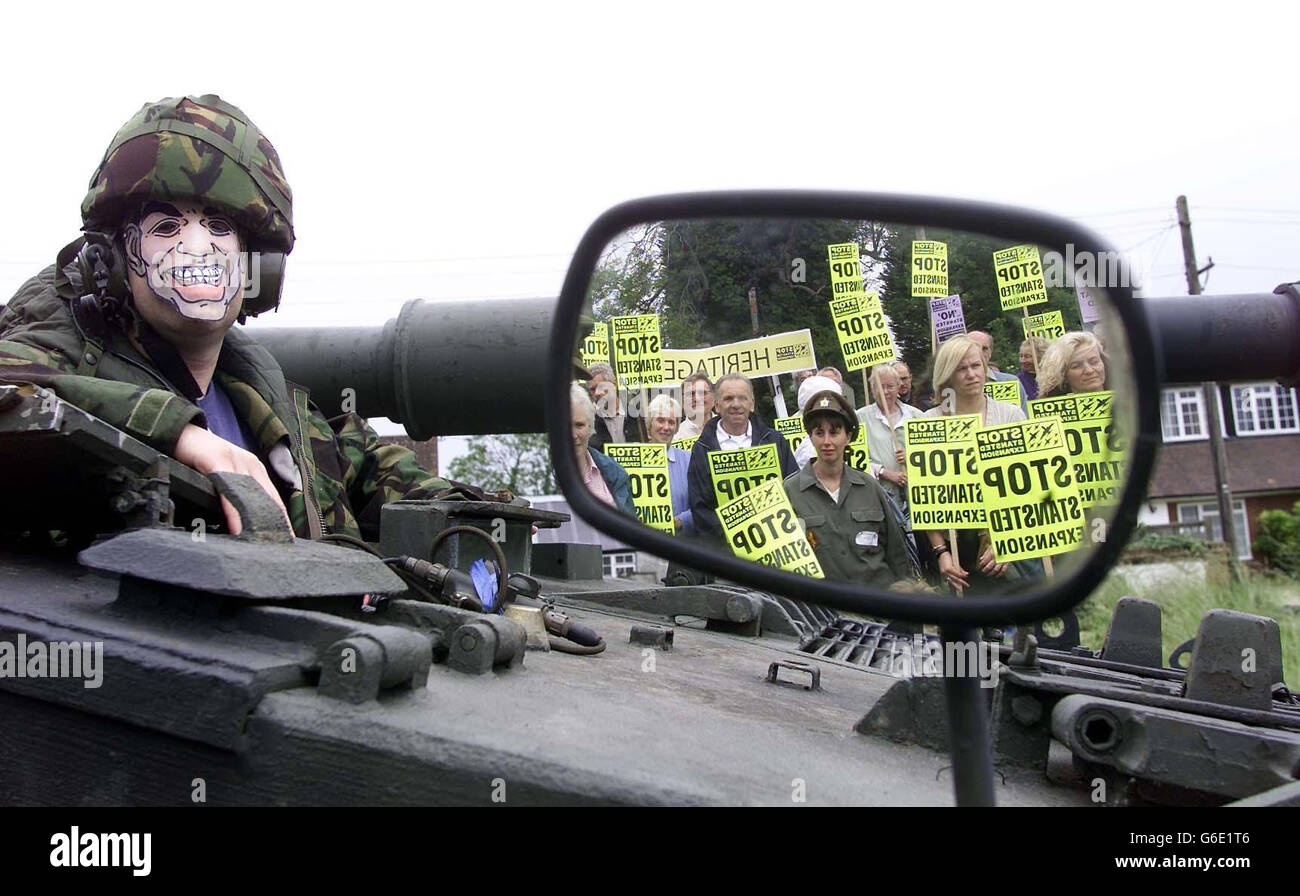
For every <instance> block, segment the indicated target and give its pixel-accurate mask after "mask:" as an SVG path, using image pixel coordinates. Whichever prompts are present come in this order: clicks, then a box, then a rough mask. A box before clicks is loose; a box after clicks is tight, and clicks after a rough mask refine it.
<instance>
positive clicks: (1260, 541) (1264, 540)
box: [1253, 502, 1300, 578]
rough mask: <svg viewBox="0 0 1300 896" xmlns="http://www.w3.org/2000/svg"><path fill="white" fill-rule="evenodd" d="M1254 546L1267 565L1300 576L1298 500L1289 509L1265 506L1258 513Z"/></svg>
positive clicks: (1299, 505) (1299, 517) (1299, 507)
mask: <svg viewBox="0 0 1300 896" xmlns="http://www.w3.org/2000/svg"><path fill="white" fill-rule="evenodd" d="M1257 525H1258V530H1259V531H1258V533H1257V534H1256V536H1255V542H1254V545H1253V548H1254V550H1255V553H1256V554H1258V555H1259V556H1261V557H1263V558H1264V559H1265V560H1266V561H1267V562H1268V564H1269V565H1270V566H1273V567H1276V568H1277V569H1280V570H1282V571H1283V572H1285V573H1288V574H1289V575H1291V576H1294V577H1296V578H1300V502H1296V504H1295V506H1294V507H1292V508H1291V510H1290V511H1289V512H1288V511H1286V510H1266V511H1264V512H1263V513H1261V514H1260V515H1259V523H1258V524H1257Z"/></svg>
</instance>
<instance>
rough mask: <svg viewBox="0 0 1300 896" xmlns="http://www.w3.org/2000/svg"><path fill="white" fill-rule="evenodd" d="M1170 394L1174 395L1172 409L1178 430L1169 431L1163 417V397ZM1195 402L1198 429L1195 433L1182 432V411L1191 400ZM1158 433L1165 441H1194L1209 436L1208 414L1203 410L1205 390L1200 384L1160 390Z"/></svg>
mask: <svg viewBox="0 0 1300 896" xmlns="http://www.w3.org/2000/svg"><path fill="white" fill-rule="evenodd" d="M1170 394H1173V395H1174V410H1175V416H1176V417H1177V423H1178V431H1177V432H1170V430H1169V426H1168V421H1167V420H1166V419H1165V399H1166V397H1167V396H1169V395H1170ZM1189 396H1190V399H1189ZM1193 400H1194V401H1195V403H1196V420H1197V423H1198V424H1199V425H1200V431H1199V432H1195V433H1191V434H1188V433H1185V432H1183V412H1184V409H1185V407H1186V406H1187V405H1189V404H1190V403H1191V401H1193ZM1160 435H1161V437H1162V438H1163V439H1164V440H1165V441H1166V442H1195V441H1200V440H1202V439H1208V438H1209V437H1210V422H1209V414H1207V413H1206V412H1205V390H1204V389H1202V388H1201V387H1200V386H1193V387H1181V388H1179V387H1175V388H1170V389H1163V390H1161V392H1160Z"/></svg>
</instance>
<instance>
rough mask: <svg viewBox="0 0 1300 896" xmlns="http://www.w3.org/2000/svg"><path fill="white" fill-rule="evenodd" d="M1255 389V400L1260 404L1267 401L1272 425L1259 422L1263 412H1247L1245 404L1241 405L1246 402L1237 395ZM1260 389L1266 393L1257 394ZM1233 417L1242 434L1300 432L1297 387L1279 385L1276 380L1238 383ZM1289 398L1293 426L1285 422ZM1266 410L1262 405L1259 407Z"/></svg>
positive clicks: (1235, 385) (1234, 388) (1235, 387)
mask: <svg viewBox="0 0 1300 896" xmlns="http://www.w3.org/2000/svg"><path fill="white" fill-rule="evenodd" d="M1248 389H1249V390H1252V392H1254V393H1255V395H1256V398H1255V402H1256V405H1257V407H1258V406H1259V405H1263V404H1267V406H1268V408H1267V410H1268V416H1269V417H1270V418H1271V419H1272V423H1273V424H1274V425H1273V426H1269V427H1262V426H1260V425H1259V424H1260V419H1259V418H1260V417H1262V416H1263V414H1260V413H1258V412H1257V413H1254V414H1250V413H1245V412H1244V411H1245V408H1244V407H1242V406H1241V405H1242V404H1243V403H1244V402H1239V401H1238V396H1239V395H1241V396H1244V393H1245V392H1246V390H1248ZM1260 391H1263V392H1264V393H1265V394H1264V395H1263V396H1260V395H1258V393H1259V392H1260ZM1231 392H1232V418H1233V420H1234V421H1235V422H1236V426H1237V435H1239V436H1247V437H1249V436H1275V435H1284V434H1286V433H1300V405H1297V402H1296V393H1295V389H1290V388H1287V387H1286V386H1280V385H1278V384H1277V383H1269V382H1259V383H1236V384H1234V385H1233V386H1232V390H1231ZM1286 402H1290V405H1291V420H1292V423H1291V425H1290V426H1283V425H1282V424H1281V420H1282V412H1281V411H1282V405H1283V404H1284V403H1286ZM1259 410H1263V408H1259Z"/></svg>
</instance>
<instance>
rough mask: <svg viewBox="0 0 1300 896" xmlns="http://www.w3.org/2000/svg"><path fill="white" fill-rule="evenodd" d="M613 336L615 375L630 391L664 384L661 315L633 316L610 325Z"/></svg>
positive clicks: (621, 318)
mask: <svg viewBox="0 0 1300 896" xmlns="http://www.w3.org/2000/svg"><path fill="white" fill-rule="evenodd" d="M609 326H610V332H611V333H612V334H613V345H614V372H615V374H617V376H618V384H619V385H620V386H624V387H627V388H636V387H638V386H658V385H660V384H662V383H663V381H664V359H663V354H662V351H663V343H662V341H661V340H660V338H659V315H657V314H631V315H628V316H626V317H615V318H612V319H611V320H610V322H609Z"/></svg>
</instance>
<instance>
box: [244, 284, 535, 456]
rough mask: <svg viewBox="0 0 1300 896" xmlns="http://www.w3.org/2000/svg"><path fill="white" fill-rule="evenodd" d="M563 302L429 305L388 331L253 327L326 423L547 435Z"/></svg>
mask: <svg viewBox="0 0 1300 896" xmlns="http://www.w3.org/2000/svg"><path fill="white" fill-rule="evenodd" d="M554 311H555V299H553V298H544V299H542V298H539V299H498V300H493V301H490V302H485V301H476V302H456V301H439V302H425V301H423V300H421V299H415V300H412V301H410V302H407V303H406V304H405V305H404V306H402V310H401V311H400V312H399V313H398V315H397V317H395V318H393V319H392V320H390V321H388V323H386V324H384V325H383V326H380V327H266V328H253V327H250V328H249V331H248V332H249V333H250V335H252V336H254V337H256V338H257V339H258V341H260V342H261V343H262V344H263V345H264V346H266V348H267V349H268V350H270V352H271V354H273V355H275V357H276V360H277V361H279V362H280V365H281V366H282V367H283V368H284V374H285V377H287V378H288V379H289V380H291V381H293V382H295V383H298V384H299V385H302V386H305V387H306V388H308V389H310V390H311V394H312V400H313V401H314V402H316V404H317V405H319V406H320V408H321V410H322V411H323V412H324V413H325V416H326V417H332V416H334V415H336V414H340V413H343V412H344V411H355V412H356V413H358V414H360V415H361V416H363V417H388V418H389V419H391V420H395V421H397V422H398V423H401V424H403V425H404V426H405V427H406V431H407V433H408V434H409V435H410V437H411V438H413V439H416V440H424V439H428V438H432V437H433V436H439V435H483V434H492V433H512V432H540V431H542V430H544V429H545V428H546V418H545V414H544V412H543V405H544V399H543V395H542V392H543V389H542V370H543V369H544V368H545V359H546V349H547V344H548V342H549V341H550V337H551V318H552V315H553V314H554Z"/></svg>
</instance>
